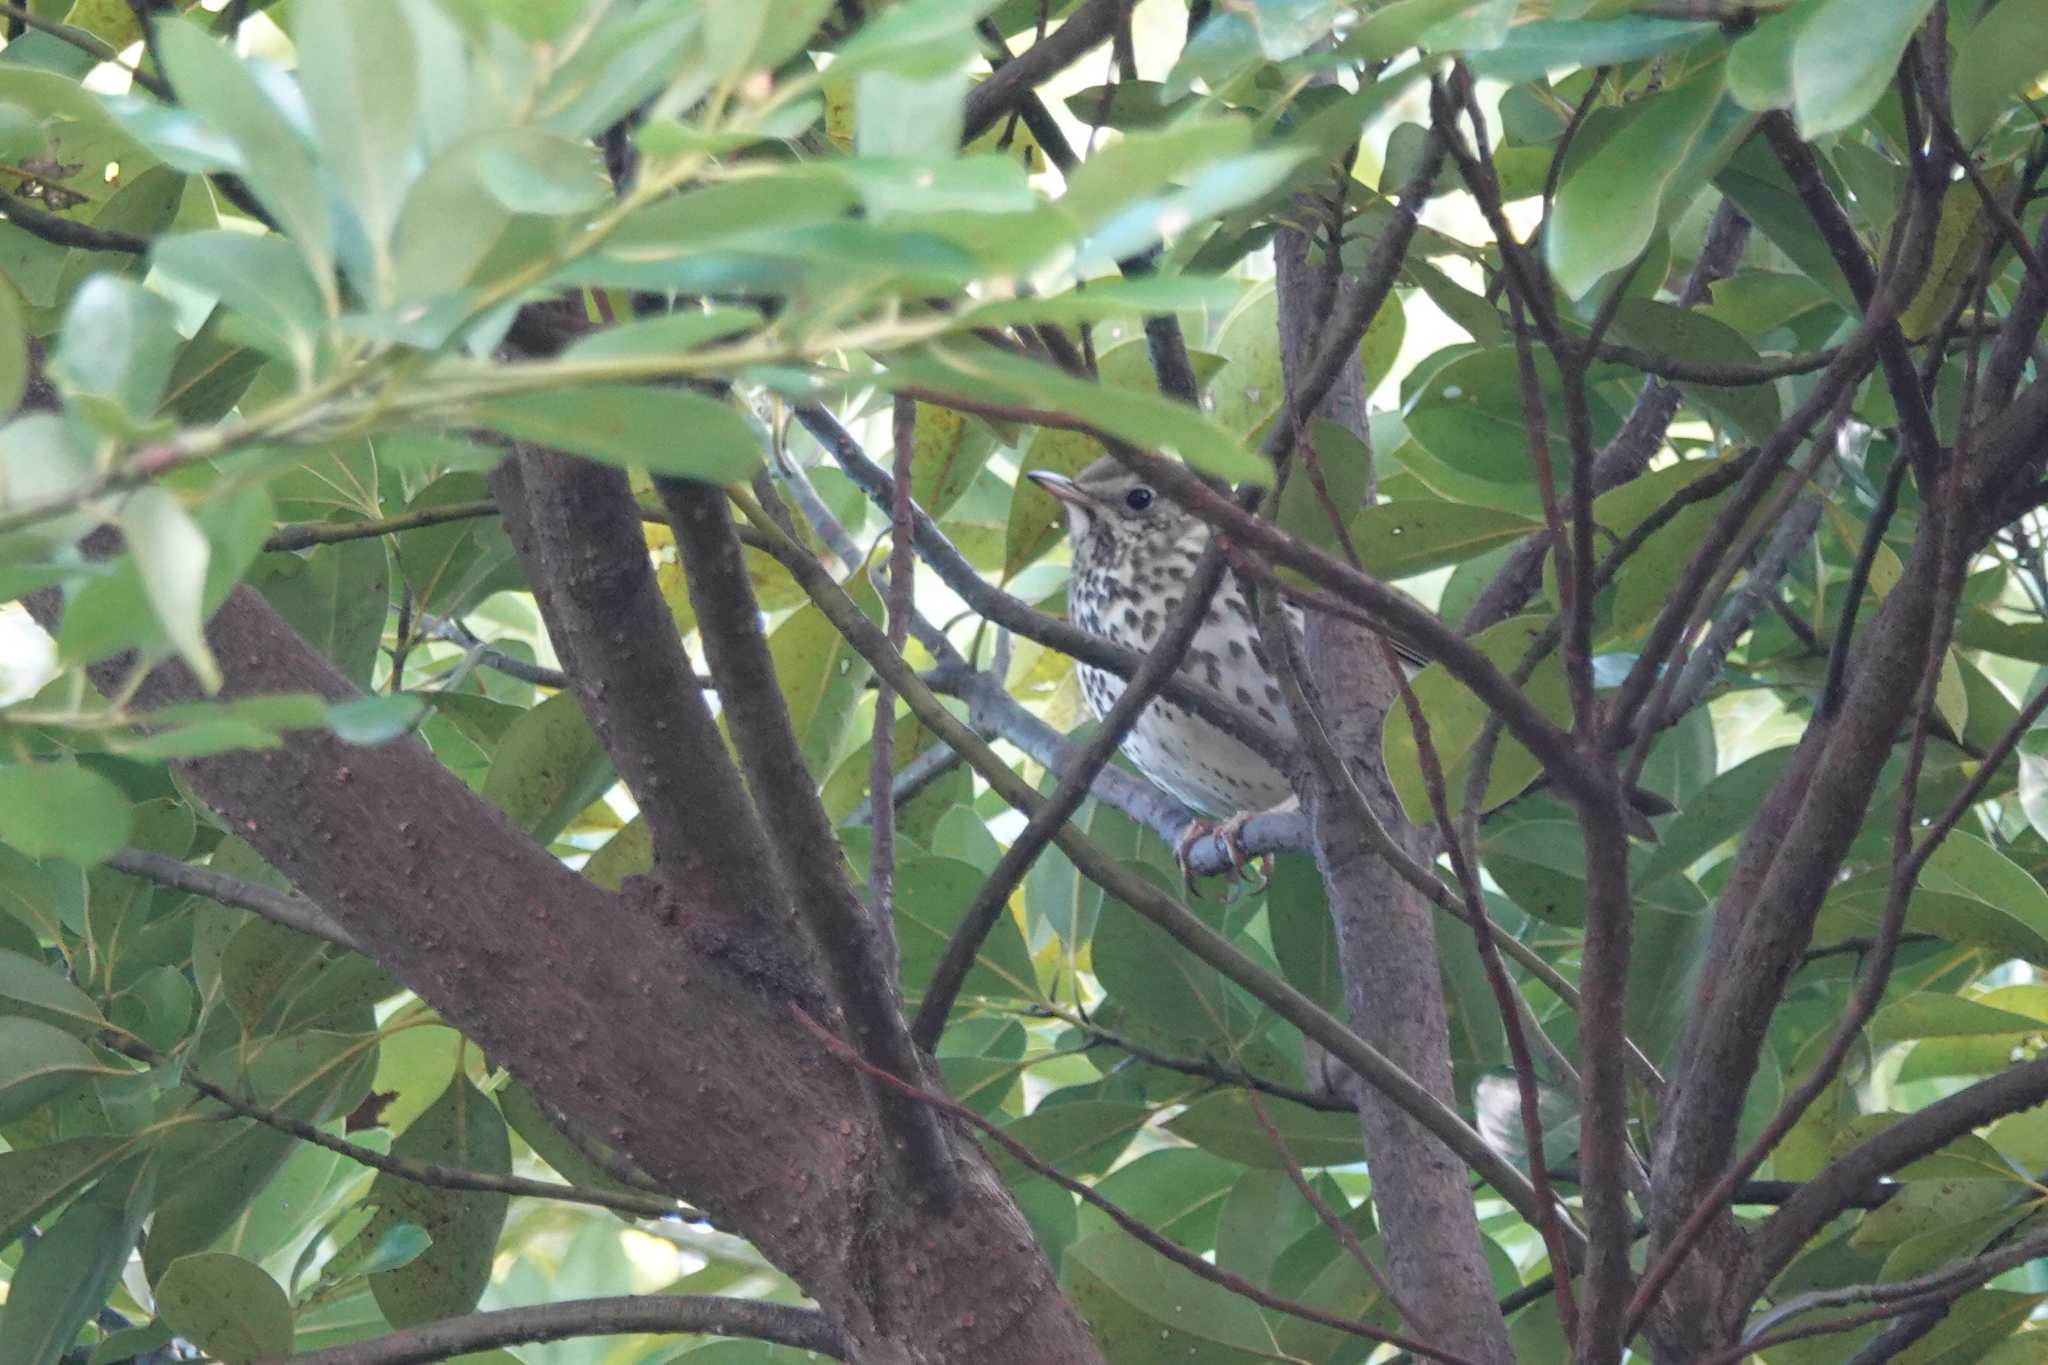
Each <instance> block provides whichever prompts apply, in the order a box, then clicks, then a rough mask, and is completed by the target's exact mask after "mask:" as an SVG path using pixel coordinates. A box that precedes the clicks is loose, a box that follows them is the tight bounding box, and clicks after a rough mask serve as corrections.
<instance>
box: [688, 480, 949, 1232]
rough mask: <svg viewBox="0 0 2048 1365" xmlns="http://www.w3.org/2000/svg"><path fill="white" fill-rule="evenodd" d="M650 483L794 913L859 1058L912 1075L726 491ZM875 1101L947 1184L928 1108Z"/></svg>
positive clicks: (871, 927)
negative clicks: (678, 553)
mask: <svg viewBox="0 0 2048 1365" xmlns="http://www.w3.org/2000/svg"><path fill="white" fill-rule="evenodd" d="M655 487H656V489H657V490H658V491H659V492H660V494H661V498H662V502H663V503H664V504H665V505H666V506H667V507H668V513H669V522H670V524H671V525H672V526H674V528H675V535H676V544H677V545H678V546H680V547H681V549H682V554H683V572H684V575H685V577H686V578H687V579H688V581H689V586H690V604H691V606H693V607H694V608H695V609H696V612H697V623H698V628H699V630H700V631H701V632H702V633H703V637H704V648H705V654H706V656H707V657H708V658H709V660H710V663H711V676H712V677H713V678H714V679H716V680H717V682H718V695H719V700H720V702H721V704H722V705H723V708H724V715H725V720H726V724H727V726H728V727H729V728H730V730H731V733H732V737H733V743H734V745H735V746H736V747H737V748H738V750H739V752H740V756H741V758H742V760H743V761H744V762H745V764H746V775H747V785H748V786H749V788H750V789H751V790H752V791H753V794H754V801H755V803H756V805H758V806H759V808H760V809H761V811H762V812H763V815H764V817H765V822H766V824H767V827H768V835H769V841H770V844H771V846H772V847H773V849H774V853H775V858H776V862H777V865H778V866H779V867H780V869H781V873H782V876H783V877H784V878H785V879H786V881H787V882H788V885H789V887H790V890H791V892H792V893H793V895H794V896H795V900H796V905H797V913H798V917H799V919H800V920H801V921H802V923H803V924H804V926H805V928H806V930H807V931H808V932H809V934H810V936H811V937H812V939H813V941H814V942H815V943H816V944H817V948H818V954H819V956H820V958H822V959H823V964H824V968H825V971H826V972H827V973H828V975H829V979H830V980H831V982H832V985H833V993H834V996H835V997H836V998H837V1000H838V1002H839V1005H840V1008H841V1009H843V1010H845V1012H846V1022H847V1027H849V1028H850V1029H851V1030H852V1031H853V1036H854V1039H855V1046H856V1047H857V1048H858V1050H859V1051H860V1053H861V1055H862V1056H864V1057H866V1058H868V1059H870V1060H872V1061H874V1062H875V1063H876V1064H877V1065H879V1066H881V1067H883V1068H884V1069H886V1070H890V1071H893V1072H894V1073H895V1074H897V1075H899V1076H902V1077H904V1078H906V1079H910V1080H913V1081H914V1080H916V1079H918V1078H920V1077H922V1076H923V1074H924V1069H923V1064H922V1063H921V1062H920V1060H919V1058H918V1055H917V1050H916V1047H915V1045H914V1044H913V1043H912V1042H911V1039H910V1034H909V1032H908V1030H907V1029H906V1028H905V1026H904V1022H903V1016H902V1012H901V1009H900V1007H899V1005H898V1003H897V998H896V987H895V981H896V971H895V968H896V961H895V953H894V951H893V944H892V943H891V941H890V938H889V936H887V935H885V934H884V933H883V932H882V930H881V927H880V926H879V925H878V923H877V921H876V917H875V916H874V915H871V914H869V913H868V908H867V907H866V906H864V905H863V904H862V903H861V899H860V895H859V893H858V892H857V891H855V889H854V886H853V882H852V880H851V879H850V878H849V877H848V875H847V871H846V859H845V855H844V854H843V853H842V851H841V850H840V847H839V839H838V836H837V835H836V834H835V833H834V832H833V830H832V822H831V820H830V819H829V818H828V817H827V816H826V814H825V808H824V806H823V805H822V804H821V803H820V802H819V800H818V793H817V785H816V780H815V779H814V778H813V777H812V776H811V774H810V772H809V770H808V769H807V768H806V767H805V766H804V760H803V754H802V751H801V750H800V749H799V748H798V746H797V741H796V733H795V731H794V730H793V729H792V728H791V724H790V719H789V708H788V706H787V705H786V704H785V703H784V702H783V699H782V687H781V685H780V683H779V682H778V681H777V679H776V676H775V664H774V661H773V659H771V658H770V657H769V653H768V640H767V637H766V636H765V635H764V634H763V633H762V628H761V613H760V609H759V608H758V607H757V606H756V605H755V603H754V592H753V587H752V585H751V583H750V582H749V580H748V578H747V566H746V563H745V561H744V560H742V559H741V558H740V542H739V537H738V536H737V535H735V534H734V532H733V524H732V514H731V512H730V510H729V509H728V507H727V505H726V501H725V498H726V495H725V493H724V492H722V491H721V490H719V489H718V488H716V487H714V486H712V485H710V484H700V483H688V482H684V481H681V480H676V479H662V478H657V479H656V480H655ZM756 506H757V507H758V504H756ZM768 524H772V523H768ZM778 534H780V533H779V532H778ZM906 624H907V623H906ZM882 681H883V682H884V683H887V681H888V679H886V678H884V679H883V680H882ZM877 1098H879V1099H882V1100H883V1112H884V1114H885V1116H886V1117H887V1121H888V1122H889V1124H890V1126H891V1127H892V1128H893V1129H894V1130H895V1133H896V1136H897V1137H898V1138H899V1139H900V1140H901V1143H902V1157H903V1160H904V1161H905V1163H906V1170H907V1171H909V1172H913V1173H915V1174H917V1175H918V1177H919V1178H922V1179H925V1180H928V1181H930V1182H932V1186H933V1189H934V1190H935V1191H938V1192H942V1191H944V1189H945V1188H946V1186H947V1185H948V1184H949V1183H950V1174H949V1172H948V1169H947V1165H946V1163H945V1160H944V1149H943V1145H942V1143H941V1141H940V1138H939V1134H938V1128H937V1124H936V1122H935V1120H934V1119H933V1118H932V1116H931V1114H930V1113H929V1112H927V1111H926V1110H923V1109H921V1108H918V1107H916V1106H914V1105H905V1104H903V1103H901V1102H900V1101H898V1100H893V1099H889V1098H888V1097H887V1095H886V1092H884V1093H881V1094H878V1096H877Z"/></svg>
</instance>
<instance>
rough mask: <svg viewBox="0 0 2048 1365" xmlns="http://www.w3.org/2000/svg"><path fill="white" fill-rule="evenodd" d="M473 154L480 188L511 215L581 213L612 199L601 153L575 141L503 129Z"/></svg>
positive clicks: (473, 147)
mask: <svg viewBox="0 0 2048 1365" xmlns="http://www.w3.org/2000/svg"><path fill="white" fill-rule="evenodd" d="M470 154H471V156H472V157H473V158H474V160H475V166H476V173H477V180H478V183H480V184H481V185H482V186H483V188H484V190H485V192H486V193H488V194H489V195H490V196H491V198H493V199H495V200H496V201H497V202H498V204H499V205H500V206H501V207H502V208H504V209H505V210H506V211H508V212H510V213H515V214H519V213H531V214H544V215H554V214H565V213H580V212H583V211H584V210H586V209H594V208H596V207H597V206H598V205H600V204H603V203H605V202H607V201H608V200H609V199H610V198H611V196H612V189H611V181H610V180H609V179H608V178H607V177H606V175H605V173H604V163H603V162H602V161H600V160H599V159H598V156H597V149H596V148H594V147H592V146H591V145H590V144H589V143H587V142H583V141H580V140H578V139H575V138H568V137H563V136H561V135H560V134H558V133H550V132H546V131H544V130H542V129H539V128H500V129H496V130H494V131H493V132H491V133H489V134H488V135H486V136H484V137H481V138H478V139H476V140H474V141H473V142H472V143H471V144H470Z"/></svg>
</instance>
